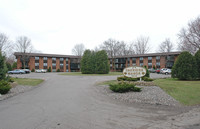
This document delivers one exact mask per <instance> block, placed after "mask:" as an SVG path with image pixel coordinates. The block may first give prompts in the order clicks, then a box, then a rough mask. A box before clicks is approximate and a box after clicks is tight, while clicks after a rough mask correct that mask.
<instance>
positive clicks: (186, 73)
mask: <svg viewBox="0 0 200 129" xmlns="http://www.w3.org/2000/svg"><path fill="white" fill-rule="evenodd" d="M197 71H198V70H197V64H196V60H195V57H194V56H192V55H191V54H190V53H189V52H186V51H185V52H182V53H181V54H180V55H179V56H178V58H177V61H176V62H175V64H174V66H173V67H172V77H173V78H178V79H180V80H194V79H196V78H198V72H197Z"/></svg>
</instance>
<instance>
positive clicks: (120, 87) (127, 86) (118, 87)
mask: <svg viewBox="0 0 200 129" xmlns="http://www.w3.org/2000/svg"><path fill="white" fill-rule="evenodd" d="M109 86H110V90H112V91H114V92H119V93H124V92H128V91H135V92H139V91H141V88H139V87H135V84H131V83H127V82H121V83H117V84H110V85H109Z"/></svg>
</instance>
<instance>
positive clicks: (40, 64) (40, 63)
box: [14, 52, 180, 72]
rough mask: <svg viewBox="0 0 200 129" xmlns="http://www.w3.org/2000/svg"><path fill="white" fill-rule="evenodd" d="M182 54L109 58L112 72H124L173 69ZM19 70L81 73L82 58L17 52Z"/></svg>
mask: <svg viewBox="0 0 200 129" xmlns="http://www.w3.org/2000/svg"><path fill="white" fill-rule="evenodd" d="M179 54H180V52H167V53H149V54H140V55H131V56H117V57H115V58H113V59H112V58H109V62H110V70H111V71H115V70H116V71H122V70H123V69H124V68H126V67H129V66H141V67H143V66H146V67H147V68H153V67H155V68H172V66H173V64H174V62H175V61H176V59H177V57H178V55H179ZM14 55H15V56H16V59H17V68H18V69H21V68H27V69H30V70H32V69H48V68H49V67H50V68H51V70H52V72H56V71H57V70H58V69H59V70H60V71H61V72H76V71H80V60H81V57H79V56H73V55H58V54H43V53H25V54H24V53H19V52H15V53H14Z"/></svg>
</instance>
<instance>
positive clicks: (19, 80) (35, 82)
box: [14, 78, 44, 86]
mask: <svg viewBox="0 0 200 129" xmlns="http://www.w3.org/2000/svg"><path fill="white" fill-rule="evenodd" d="M14 81H15V82H17V84H19V85H28V86H36V85H38V84H40V83H42V82H43V81H44V80H42V79H30V78H14Z"/></svg>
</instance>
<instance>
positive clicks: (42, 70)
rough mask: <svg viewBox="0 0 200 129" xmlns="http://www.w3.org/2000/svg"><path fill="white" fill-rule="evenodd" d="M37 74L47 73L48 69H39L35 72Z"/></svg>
mask: <svg viewBox="0 0 200 129" xmlns="http://www.w3.org/2000/svg"><path fill="white" fill-rule="evenodd" d="M35 72H36V73H46V72H47V70H46V69H37V70H35Z"/></svg>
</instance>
